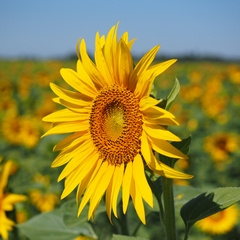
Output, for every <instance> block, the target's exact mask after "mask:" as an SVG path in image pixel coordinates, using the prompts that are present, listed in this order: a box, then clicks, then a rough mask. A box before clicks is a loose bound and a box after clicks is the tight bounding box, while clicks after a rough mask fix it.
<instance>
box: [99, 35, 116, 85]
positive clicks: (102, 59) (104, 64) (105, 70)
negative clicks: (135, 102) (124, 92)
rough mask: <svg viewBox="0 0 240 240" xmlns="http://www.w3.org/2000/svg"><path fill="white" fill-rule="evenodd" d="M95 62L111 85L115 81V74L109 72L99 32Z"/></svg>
mask: <svg viewBox="0 0 240 240" xmlns="http://www.w3.org/2000/svg"><path fill="white" fill-rule="evenodd" d="M95 63H96V66H97V68H98V70H99V72H100V73H101V75H102V76H103V78H104V79H105V80H106V81H107V82H108V84H109V85H111V84H113V83H114V81H113V80H114V79H113V76H112V75H111V74H110V72H109V68H108V65H107V62H106V60H105V57H104V55H103V52H102V48H101V41H100V37H99V33H97V34H96V40H95Z"/></svg>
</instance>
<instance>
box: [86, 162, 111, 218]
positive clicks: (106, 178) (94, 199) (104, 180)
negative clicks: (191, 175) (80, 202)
mask: <svg viewBox="0 0 240 240" xmlns="http://www.w3.org/2000/svg"><path fill="white" fill-rule="evenodd" d="M114 170H115V167H114V165H111V164H110V165H108V167H107V169H106V172H105V173H104V174H103V176H102V177H101V179H100V181H99V182H98V184H97V188H96V189H95V191H94V193H93V194H92V196H91V198H90V207H89V212H88V218H90V216H92V213H93V211H94V209H95V207H96V205H97V204H98V203H99V201H100V199H101V198H102V196H103V194H104V192H105V191H106V189H107V187H108V185H109V183H110V180H111V178H112V176H113V173H114Z"/></svg>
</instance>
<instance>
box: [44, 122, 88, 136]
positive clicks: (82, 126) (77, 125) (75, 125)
mask: <svg viewBox="0 0 240 240" xmlns="http://www.w3.org/2000/svg"><path fill="white" fill-rule="evenodd" d="M88 129H89V121H84V122H80V121H75V122H66V123H60V124H58V125H56V126H55V127H52V128H51V129H50V130H48V131H47V132H46V133H45V134H43V135H42V137H45V136H48V135H53V134H64V133H73V132H82V131H86V130H88Z"/></svg>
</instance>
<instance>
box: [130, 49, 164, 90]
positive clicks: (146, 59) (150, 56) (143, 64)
mask: <svg viewBox="0 0 240 240" xmlns="http://www.w3.org/2000/svg"><path fill="white" fill-rule="evenodd" d="M159 48H160V46H156V47H154V48H152V49H151V50H150V51H149V52H147V53H146V54H145V55H144V56H143V57H142V59H141V60H140V61H139V62H138V63H137V65H136V67H135V68H134V70H133V72H132V74H131V77H130V81H129V88H130V90H132V91H133V92H135V88H136V85H137V83H138V79H139V77H140V76H141V75H142V74H144V72H145V71H146V69H147V68H148V67H149V65H150V64H151V63H152V61H153V60H154V58H155V56H156V54H157V52H158V50H159Z"/></svg>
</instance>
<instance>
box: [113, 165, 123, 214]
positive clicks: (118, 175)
mask: <svg viewBox="0 0 240 240" xmlns="http://www.w3.org/2000/svg"><path fill="white" fill-rule="evenodd" d="M123 171H124V164H121V165H120V166H119V165H117V166H116V167H115V171H114V176H113V185H112V188H113V196H112V209H113V213H114V215H115V217H118V216H117V199H118V194H119V191H120V187H121V185H122V181H123Z"/></svg>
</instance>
